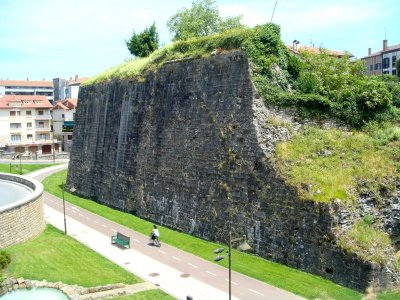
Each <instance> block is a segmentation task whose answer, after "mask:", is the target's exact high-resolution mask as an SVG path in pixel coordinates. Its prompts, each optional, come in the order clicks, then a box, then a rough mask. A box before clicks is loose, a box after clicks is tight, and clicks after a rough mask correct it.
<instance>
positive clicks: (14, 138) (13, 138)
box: [11, 134, 21, 143]
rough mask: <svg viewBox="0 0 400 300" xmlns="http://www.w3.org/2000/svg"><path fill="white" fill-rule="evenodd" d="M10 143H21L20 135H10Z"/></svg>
mask: <svg viewBox="0 0 400 300" xmlns="http://www.w3.org/2000/svg"><path fill="white" fill-rule="evenodd" d="M11 142H13V143H20V142H21V135H20V134H12V135H11Z"/></svg>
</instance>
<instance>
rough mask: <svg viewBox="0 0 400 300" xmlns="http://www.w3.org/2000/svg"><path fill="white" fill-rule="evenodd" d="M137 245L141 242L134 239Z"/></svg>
mask: <svg viewBox="0 0 400 300" xmlns="http://www.w3.org/2000/svg"><path fill="white" fill-rule="evenodd" d="M115 231H116V230H115ZM133 240H134V241H135V242H136V243H140V241H139V240H137V239H133Z"/></svg>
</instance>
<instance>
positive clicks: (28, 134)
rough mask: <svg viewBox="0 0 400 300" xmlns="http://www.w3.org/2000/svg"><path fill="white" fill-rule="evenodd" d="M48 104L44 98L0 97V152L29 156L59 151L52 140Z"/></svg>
mask: <svg viewBox="0 0 400 300" xmlns="http://www.w3.org/2000/svg"><path fill="white" fill-rule="evenodd" d="M51 108H52V105H51V103H50V102H49V100H48V99H47V97H46V96H44V95H36V96H35V95H5V96H3V97H0V149H1V150H3V151H5V152H12V153H13V152H15V153H25V154H30V155H35V154H36V155H38V154H39V155H40V154H51V153H53V149H54V151H56V152H57V151H59V150H60V143H59V142H58V141H57V140H54V139H53V133H52V127H51V122H52V117H51V114H50V109H51Z"/></svg>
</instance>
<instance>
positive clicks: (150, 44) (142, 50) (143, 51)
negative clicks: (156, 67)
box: [125, 23, 158, 57]
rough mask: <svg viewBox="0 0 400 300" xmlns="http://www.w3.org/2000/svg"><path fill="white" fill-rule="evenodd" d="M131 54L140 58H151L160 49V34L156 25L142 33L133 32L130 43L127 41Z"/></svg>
mask: <svg viewBox="0 0 400 300" xmlns="http://www.w3.org/2000/svg"><path fill="white" fill-rule="evenodd" d="M125 43H126V46H127V47H128V50H129V52H130V53H131V54H132V55H134V56H138V57H146V56H149V55H150V53H152V52H153V51H154V50H157V49H158V32H157V28H156V25H155V23H153V25H151V26H150V27H148V28H145V30H143V31H142V32H141V33H139V34H136V33H135V31H133V34H132V37H131V38H130V40H129V41H125Z"/></svg>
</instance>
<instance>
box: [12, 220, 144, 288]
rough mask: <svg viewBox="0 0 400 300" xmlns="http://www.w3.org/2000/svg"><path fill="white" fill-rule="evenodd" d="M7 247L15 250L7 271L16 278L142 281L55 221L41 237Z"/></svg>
mask: <svg viewBox="0 0 400 300" xmlns="http://www.w3.org/2000/svg"><path fill="white" fill-rule="evenodd" d="M6 250H7V252H8V253H10V254H11V264H10V265H9V267H8V269H7V271H8V273H9V275H10V276H12V277H16V278H18V277H24V278H29V279H35V280H47V281H52V282H57V281H62V282H64V283H66V284H71V285H72V284H78V285H80V286H84V287H92V286H97V285H106V284H111V283H119V282H122V283H127V284H134V283H138V282H141V281H142V280H140V279H139V278H137V277H135V276H134V275H132V274H131V273H129V272H128V271H126V270H124V269H123V268H121V267H119V266H118V265H116V264H114V263H112V262H110V261H109V260H107V259H106V258H104V257H103V256H101V255H100V254H98V253H97V252H94V251H93V250H91V249H89V248H87V247H86V246H84V245H83V244H81V243H79V242H77V241H76V240H74V239H73V238H71V237H69V236H65V235H64V234H63V233H62V232H61V231H59V230H58V229H56V228H54V227H53V226H51V225H47V228H46V230H45V231H44V232H43V233H42V234H41V235H39V236H38V237H36V238H34V239H32V240H29V241H27V242H25V243H22V244H18V245H15V246H11V247H9V248H7V249H6Z"/></svg>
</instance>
